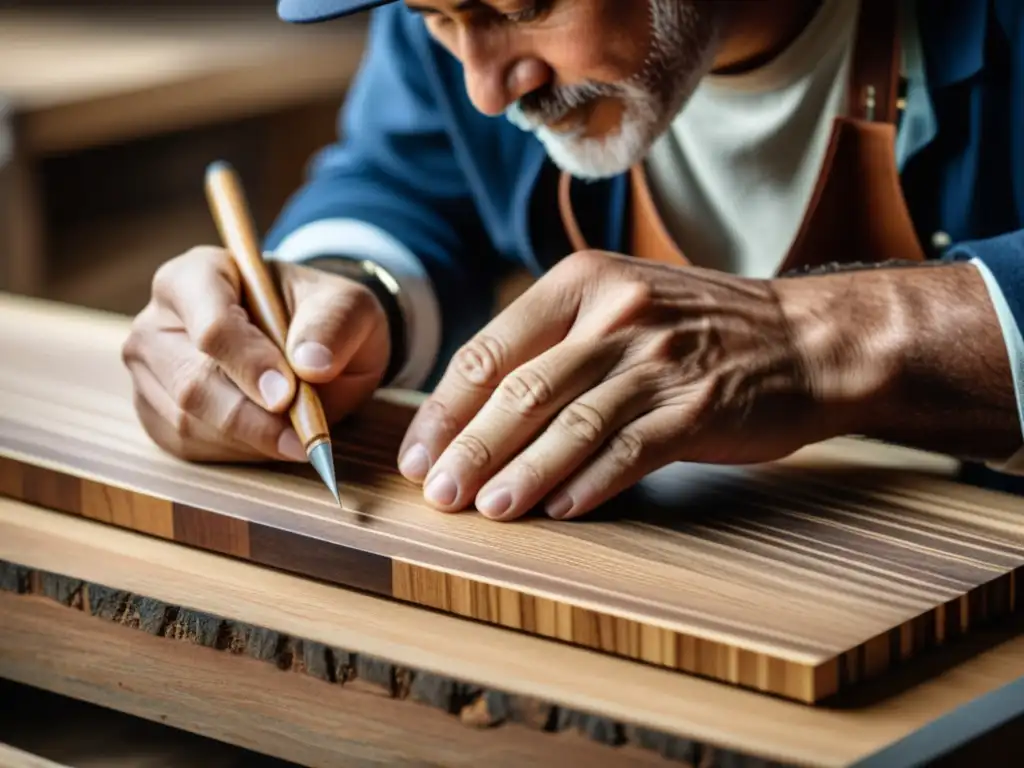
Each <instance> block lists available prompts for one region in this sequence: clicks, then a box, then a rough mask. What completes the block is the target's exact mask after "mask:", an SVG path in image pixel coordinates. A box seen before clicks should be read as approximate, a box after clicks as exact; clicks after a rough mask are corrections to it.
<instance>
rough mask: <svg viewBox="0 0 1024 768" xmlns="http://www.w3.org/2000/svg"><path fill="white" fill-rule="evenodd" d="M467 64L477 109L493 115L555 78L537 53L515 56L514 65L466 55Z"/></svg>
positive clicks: (468, 84) (469, 86)
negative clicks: (534, 54) (517, 57)
mask: <svg viewBox="0 0 1024 768" xmlns="http://www.w3.org/2000/svg"><path fill="white" fill-rule="evenodd" d="M463 68H464V72H465V78H466V92H467V93H468V94H469V100H470V101H471V102H472V103H473V106H474V107H476V108H477V110H479V111H480V112H482V113H483V114H485V115H489V116H491V117H494V116H497V115H500V114H501V113H502V112H504V111H505V110H506V109H507V108H508V106H509V105H510V104H513V103H515V102H516V101H518V100H519V99H520V98H522V97H523V96H525V95H526V94H528V93H530V92H531V91H535V90H537V89H538V88H540V87H541V86H542V85H544V84H545V83H547V82H548V80H549V79H550V78H551V71H550V69H549V68H548V67H547V66H546V65H545V64H544V63H543V62H542V61H541V60H540V59H537V58H535V57H528V58H519V59H515V60H513V61H512V63H511V65H509V64H508V63H507V62H502V61H493V62H492V61H487V60H486V58H485V57H481V56H475V57H466V58H465V59H464V61H463Z"/></svg>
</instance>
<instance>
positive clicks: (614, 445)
mask: <svg viewBox="0 0 1024 768" xmlns="http://www.w3.org/2000/svg"><path fill="white" fill-rule="evenodd" d="M608 455H609V457H610V458H611V460H612V461H613V462H615V463H616V464H618V465H619V466H621V467H627V468H628V467H635V466H636V465H637V464H639V463H640V461H641V460H642V459H643V455H644V444H643V441H642V440H641V439H640V438H639V437H637V436H636V435H634V434H632V433H631V432H629V431H628V430H623V431H621V432H619V433H618V434H617V435H615V437H613V438H612V440H611V443H610V444H609V446H608Z"/></svg>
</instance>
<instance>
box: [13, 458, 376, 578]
mask: <svg viewBox="0 0 1024 768" xmlns="http://www.w3.org/2000/svg"><path fill="white" fill-rule="evenodd" d="M0 496H6V497H9V498H13V499H18V500H20V501H25V502H28V503H32V504H36V505H37V506H40V507H43V508H45V509H51V510H54V511H57V512H65V513H68V514H72V515H78V516H80V517H86V518H89V519H91V520H97V521H99V522H106V523H112V524H114V525H117V526H119V527H122V528H127V529H130V530H133V531H137V532H140V533H148V534H151V535H156V536H160V537H161V538H166V539H170V540H172V541H176V542H178V543H179V544H185V545H188V546H191V547H196V548H198V549H204V550H207V551H211V552H216V553H218V554H222V555H229V556H232V557H237V558H239V559H242V560H247V561H250V562H253V563H257V564H259V565H266V566H269V567H272V568H278V569H280V570H283V571H288V572H290V573H295V574H297V575H300V576H307V577H310V578H314V579H319V580H321V581H327V582H330V583H332V584H338V585H342V586H347V587H350V588H352V589H358V590H364V591H367V592H372V593H374V594H378V595H382V596H385V597H389V596H391V595H392V587H391V572H392V564H391V560H390V558H387V557H382V556H380V555H375V554H373V553H370V552H364V551H361V550H357V549H351V548H347V547H343V546H341V545H338V544H333V543H327V542H324V541H321V540H318V539H315V538H312V537H308V536H303V535H301V534H299V533H295V532H292V531H288V530H283V529H280V528H272V527H270V526H265V525H260V524H257V523H252V522H249V521H247V520H241V519H239V518H235V517H228V516H226V515H222V514H218V513H216V512H212V511H210V510H205V509H198V508H196V507H192V506H189V505H187V504H179V503H176V502H170V501H167V500H165V499H157V498H154V497H151V496H146V495H145V494H141V493H137V492H135V491H127V490H124V489H120V488H116V487H113V486H106V485H101V484H99V483H96V482H94V481H91V480H84V479H81V478H78V477H74V476H72V475H67V474H64V473H61V472H57V471H56V470H51V469H47V468H44V467H36V466H32V465H29V464H25V463H22V462H19V461H15V460H13V459H8V458H4V457H3V456H0Z"/></svg>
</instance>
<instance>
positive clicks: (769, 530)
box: [0, 297, 1024, 702]
mask: <svg viewBox="0 0 1024 768" xmlns="http://www.w3.org/2000/svg"><path fill="white" fill-rule="evenodd" d="M126 330H127V320H126V319H124V318H119V317H112V316H107V315H100V314H96V313H92V312H87V311H81V310H75V309H71V308H68V307H60V306H57V305H52V304H45V303H35V302H29V301H25V300H20V299H14V298H10V297H3V298H0V360H2V361H3V363H2V366H0V495H2V496H8V497H11V498H16V499H20V500H23V501H26V502H29V503H31V504H35V505H38V506H41V507H46V508H49V509H53V510H58V511H62V512H66V513H69V514H74V515H82V516H85V517H88V518H91V519H94V520H100V521H104V522H107V523H111V524H114V525H118V526H122V527H125V528H130V529H132V530H136V531H140V532H144V533H147V534H151V535H153V536H157V537H161V538H165V539H171V540H174V541H178V542H182V543H185V544H188V545H191V546H194V547H199V548H203V549H207V550H211V551H215V552H219V553H223V554H228V555H233V556H235V557H238V558H242V559H245V560H250V561H253V562H256V563H260V564H263V565H269V566H274V567H279V568H281V569H284V570H288V571H291V572H294V573H299V574H302V575H305V576H310V577H314V578H317V579H322V580H326V581H329V582H332V583H335V584H340V585H343V586H347V587H352V588H356V589H362V590H366V591H369V592H373V593H376V594H381V595H385V596H389V597H393V598H397V599H399V600H403V601H407V602H411V603H415V604H419V605H423V606H428V607H431V608H436V609H439V610H442V611H446V612H449V613H453V614H458V615H462V616H468V617H472V618H476V619H479V620H482V621H485V622H489V623H492V624H497V625H501V626H505V627H509V628H513V629H517V630H522V631H525V632H528V633H532V634H536V635H541V636H546V637H550V638H556V639H561V640H565V641H567V642H570V643H574V644H577V645H581V646H585V647H589V648H593V649H595V650H599V651H603V652H608V653H612V654H616V655H619V656H623V657H627V658H633V659H637V660H641V661H645V662H649V663H652V664H655V665H660V666H664V667H668V668H672V669H677V670H681V671H685V672H691V673H696V674H699V675H704V676H708V677H711V678H714V679H717V680H721V681H725V682H729V683H733V684H737V685H740V686H744V687H749V688H753V689H756V690H761V691H766V692H771V693H774V694H778V695H781V696H784V697H788V698H792V699H796V700H800V701H805V702H817V701H820V700H822V699H823V698H825V697H827V696H829V695H830V694H832V693H835V692H836V691H838V690H840V689H842V688H845V687H847V686H849V685H850V684H851V683H855V682H857V681H858V680H861V679H865V678H868V677H872V676H876V675H878V674H880V673H882V672H884V671H885V670H886V669H888V668H889V667H890V666H891V665H892V664H894V663H896V662H898V661H900V660H905V659H908V658H910V657H912V656H914V655H915V654H917V653H919V652H920V651H922V650H924V649H926V648H928V647H929V646H931V645H933V644H936V643H942V642H944V641H946V640H947V639H949V638H951V637H953V636H955V635H957V634H960V633H963V632H965V631H967V630H969V629H970V628H971V626H973V625H974V624H976V623H977V622H981V621H985V620H987V619H991V618H996V617H999V616H1002V615H1006V614H1008V613H1010V612H1012V611H1014V610H1015V609H1016V605H1017V599H1016V592H1017V574H1018V571H1019V569H1020V567H1021V565H1022V564H1024V516H1022V515H1020V512H1021V511H1022V509H1024V501H1022V500H1021V499H1019V498H1014V497H1008V496H1002V495H998V494H995V493H989V492H985V491H981V490H977V489H972V488H966V487H962V486H960V485H957V484H955V483H953V482H952V481H951V480H949V479H948V477H947V475H948V474H949V473H951V472H952V470H953V468H954V465H953V463H952V462H949V461H947V460H946V459H943V458H940V457H933V456H929V455H924V454H920V453H917V452H912V451H905V450H901V449H896V448H892V447H888V446H882V445H877V444H870V443H866V442H860V441H853V440H840V441H834V442H830V443H826V444H822V445H820V446H814V447H812V448H810V449H807V450H805V451H802V452H800V453H799V454H797V455H796V456H794V457H792V458H791V459H789V460H787V461H785V462H780V463H778V464H776V465H771V466H766V467H760V468H749V469H745V470H739V469H728V470H725V469H711V468H703V467H693V466H677V467H672V468H670V469H667V470H665V471H663V472H660V473H657V474H656V475H655V476H653V477H652V478H650V479H649V481H647V482H646V483H645V484H644V485H643V487H642V488H640V489H638V492H637V493H636V494H634V495H633V497H632V498H626V499H624V500H623V503H622V504H620V505H618V506H617V508H616V509H614V510H608V512H607V514H605V515H604V516H603V518H598V517H596V516H595V517H594V518H591V519H588V520H583V521H577V522H571V523H557V522H554V521H550V520H545V519H539V518H538V519H530V520H526V521H521V522H518V523H513V524H499V523H494V522H491V521H488V520H485V519H484V518H482V517H481V516H479V515H476V514H461V515H445V514H441V513H437V512H434V511H432V510H431V509H429V508H428V507H427V506H425V505H424V504H422V503H421V501H420V498H421V497H420V496H419V492H418V489H416V488H414V487H412V486H410V485H409V484H408V483H407V482H406V481H404V480H403V479H402V478H401V477H400V476H399V475H398V474H397V473H396V472H395V471H394V469H393V468H394V463H395V456H394V454H395V450H396V448H397V444H398V440H399V439H400V437H401V434H402V429H403V427H404V424H405V423H406V422H407V420H408V418H409V416H410V414H411V409H410V406H409V405H407V404H406V405H402V404H396V403H394V402H389V401H388V400H386V399H381V400H379V401H377V402H374V403H372V404H370V405H368V406H367V407H366V408H365V409H364V410H363V411H361V412H360V414H358V415H357V416H356V417H354V418H353V419H351V420H350V421H349V422H348V423H347V424H346V425H343V428H342V429H340V430H339V432H338V442H337V450H338V453H339V459H340V460H339V475H340V480H341V494H342V498H343V500H344V502H345V505H346V511H344V512H342V511H339V510H338V508H337V506H336V505H335V504H334V502H333V501H332V500H331V499H330V498H329V497H328V496H327V493H326V491H325V490H324V489H323V487H322V484H320V482H319V480H318V479H317V478H316V477H315V475H314V474H313V473H312V470H310V469H308V468H307V467H290V466H262V467H223V466H220V467H216V466H203V465H196V464H190V463H185V462H180V461H177V460H175V459H173V458H171V457H169V456H167V455H166V454H164V453H162V452H161V451H160V450H158V449H157V448H156V447H155V446H153V445H152V444H151V443H150V441H149V440H148V438H147V437H146V435H145V434H144V432H143V431H142V429H141V428H140V426H139V425H138V423H137V421H136V418H135V415H134V411H133V409H132V403H131V390H130V384H129V380H128V377H127V373H126V372H125V371H124V369H123V367H122V365H121V362H120V359H119V349H120V343H121V340H122V339H123V338H124V334H125V332H126Z"/></svg>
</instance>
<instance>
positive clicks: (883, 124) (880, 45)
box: [558, 0, 925, 274]
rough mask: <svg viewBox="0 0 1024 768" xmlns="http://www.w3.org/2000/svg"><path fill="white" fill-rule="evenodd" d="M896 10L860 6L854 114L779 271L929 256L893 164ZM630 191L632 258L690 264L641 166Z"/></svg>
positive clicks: (575, 231)
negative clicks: (912, 217) (667, 227)
mask: <svg viewBox="0 0 1024 768" xmlns="http://www.w3.org/2000/svg"><path fill="white" fill-rule="evenodd" d="M844 1H845V0H844ZM898 6H899V3H897V2H895V0H861V7H860V11H859V15H858V21H857V31H856V38H855V41H854V50H853V56H852V59H851V62H850V69H849V80H850V82H849V87H848V96H847V98H848V105H847V109H846V111H845V115H843V116H841V117H837V118H835V119H834V121H833V125H832V132H831V137H830V140H829V144H828V148H827V150H826V152H825V156H824V161H823V163H822V166H821V171H820V173H819V175H818V180H817V184H816V186H815V189H814V192H813V194H812V196H811V199H810V203H809V204H808V206H807V209H806V210H805V212H804V218H803V221H802V223H801V225H800V228H799V229H798V230H797V235H796V237H795V238H794V241H793V243H792V245H791V247H790V249H789V252H788V253H787V255H786V257H785V258H784V259H783V261H782V264H781V265H780V266H779V268H778V274H782V273H786V272H790V271H793V270H804V269H811V268H814V267H818V266H821V265H824V264H831V263H840V264H845V263H851V262H860V263H865V264H871V263H878V262H881V261H886V260H891V259H900V260H904V261H922V260H924V259H925V254H924V251H923V249H922V247H921V245H920V243H919V241H918V237H917V233H916V231H915V229H914V225H913V223H912V221H911V218H910V213H909V211H908V210H907V205H906V201H905V199H904V197H903V191H902V188H901V186H900V178H899V169H898V167H897V163H896V121H897V117H898V114H899V112H898V106H897V99H898V95H899V94H898V90H899V74H900V46H899V22H898V13H897V9H898ZM572 181H573V180H572V177H571V176H570V175H569V174H567V173H562V175H561V178H560V181H559V190H558V192H559V195H558V200H559V210H560V213H561V216H562V223H563V225H564V226H565V229H566V233H567V234H568V236H569V240H570V242H571V244H572V247H573V249H574V250H586V249H587V247H588V246H587V243H586V241H585V240H584V238H583V235H582V233H581V231H580V228H579V226H578V224H577V221H576V217H575V214H574V212H573V209H572ZM630 188H631V190H630V191H631V194H630V196H629V197H630V202H629V206H630V210H629V221H630V250H629V253H630V254H631V255H633V256H636V257H639V258H644V259H653V260H655V261H661V262H665V263H669V264H675V265H679V266H684V265H687V264H689V262H688V261H687V259H686V257H685V256H684V255H683V253H682V252H681V251H680V249H679V248H678V246H677V245H676V243H675V242H674V240H673V238H672V237H671V235H670V234H669V232H668V230H667V229H666V227H665V225H664V222H663V221H662V219H661V216H660V215H659V213H658V210H657V208H656V206H655V204H654V200H653V198H652V196H651V193H650V190H649V188H648V185H647V178H646V172H645V170H644V167H643V164H642V163H641V164H638V165H636V166H634V167H633V168H632V169H631V171H630Z"/></svg>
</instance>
